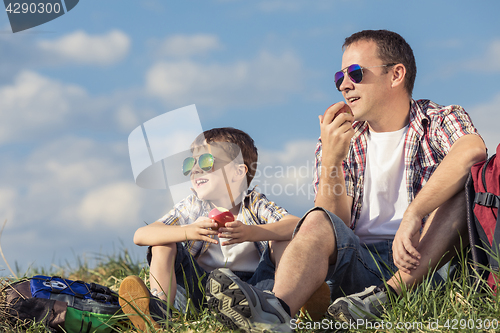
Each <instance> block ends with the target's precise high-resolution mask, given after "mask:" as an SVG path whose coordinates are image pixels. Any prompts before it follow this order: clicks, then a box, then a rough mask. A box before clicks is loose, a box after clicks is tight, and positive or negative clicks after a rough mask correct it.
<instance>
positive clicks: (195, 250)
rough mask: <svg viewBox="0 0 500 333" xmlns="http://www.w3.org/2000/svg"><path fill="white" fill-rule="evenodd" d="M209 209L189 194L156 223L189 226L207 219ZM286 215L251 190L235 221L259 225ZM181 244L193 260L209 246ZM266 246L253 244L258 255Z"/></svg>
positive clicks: (208, 205)
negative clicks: (199, 219) (198, 220)
mask: <svg viewBox="0 0 500 333" xmlns="http://www.w3.org/2000/svg"><path fill="white" fill-rule="evenodd" d="M211 209H212V207H210V204H209V203H208V202H207V201H203V200H200V199H199V198H198V197H197V196H196V194H191V195H190V196H188V197H187V198H186V199H184V200H182V201H180V202H179V203H177V204H176V205H175V206H174V208H172V210H170V212H168V213H167V214H166V215H164V216H163V217H162V218H160V219H159V220H158V221H157V222H163V223H165V224H168V225H186V224H191V223H193V222H195V221H196V219H198V218H199V217H201V216H205V217H208V213H209V212H210V210H211ZM288 214H289V213H288V212H287V211H286V210H285V209H284V208H282V207H279V206H277V205H276V204H275V203H274V202H272V201H269V200H268V199H267V198H266V196H265V195H264V194H262V193H259V192H257V191H255V189H253V190H251V191H248V194H247V195H246V196H245V199H244V200H243V205H242V208H241V209H240V213H239V214H238V218H237V220H239V221H241V222H242V223H244V224H247V225H259V224H267V223H274V222H277V221H279V220H280V219H281V218H282V217H284V216H285V215H288ZM183 244H184V246H185V247H186V248H187V249H188V251H189V253H191V255H192V256H193V257H194V258H198V257H199V256H200V255H201V254H202V253H204V252H205V251H206V250H207V249H208V246H209V245H210V243H207V242H205V241H194V240H188V241H185V242H183ZM267 244H268V242H267V241H259V242H255V246H256V247H257V250H258V251H259V254H260V255H262V253H263V252H264V250H265V249H266V247H267Z"/></svg>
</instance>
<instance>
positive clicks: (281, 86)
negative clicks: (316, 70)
mask: <svg viewBox="0 0 500 333" xmlns="http://www.w3.org/2000/svg"><path fill="white" fill-rule="evenodd" d="M304 76H305V73H304V70H303V68H302V65H301V62H300V60H299V59H298V58H297V57H296V56H295V55H294V54H292V53H284V54H282V55H280V56H275V55H272V54H270V53H268V52H261V53H260V54H259V56H258V57H257V58H255V59H253V60H252V61H239V62H236V63H233V64H209V65H204V64H201V63H197V62H194V61H190V60H184V61H174V62H167V61H164V62H159V63H156V64H154V65H153V66H152V67H151V68H150V69H149V71H148V72H147V74H146V89H147V91H148V92H149V93H150V94H151V95H153V96H157V97H158V98H160V99H162V100H164V101H165V102H166V103H167V104H169V105H186V104H191V103H196V104H197V105H198V104H204V105H209V106H214V107H219V108H224V107H229V106H241V105H242V104H246V105H264V104H268V103H276V102H280V101H282V100H284V99H285V98H286V96H288V94H290V93H294V92H297V91H298V90H299V89H300V88H301V82H302V81H303V77H304Z"/></svg>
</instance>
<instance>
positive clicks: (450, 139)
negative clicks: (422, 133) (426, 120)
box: [434, 105, 479, 154]
mask: <svg viewBox="0 0 500 333" xmlns="http://www.w3.org/2000/svg"><path fill="white" fill-rule="evenodd" d="M441 116H442V121H441V122H440V123H439V124H438V126H436V127H435V128H434V130H435V134H436V135H435V138H436V139H437V140H438V144H439V146H440V147H441V149H442V150H443V152H444V153H445V154H447V153H448V152H449V151H450V149H451V146H452V145H453V144H454V143H455V141H457V140H458V139H459V138H461V137H462V136H464V135H467V134H475V135H479V133H478V132H477V129H476V128H475V127H474V125H473V124H472V120H471V118H470V116H469V114H468V113H467V112H465V110H464V109H463V108H462V107H461V106H458V105H451V106H449V107H447V108H445V109H444V112H443V113H442V115H441Z"/></svg>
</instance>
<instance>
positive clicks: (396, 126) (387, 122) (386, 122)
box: [368, 100, 411, 132]
mask: <svg viewBox="0 0 500 333" xmlns="http://www.w3.org/2000/svg"><path fill="white" fill-rule="evenodd" d="M410 107H411V100H403V101H401V102H398V103H394V104H393V105H392V106H389V107H387V109H386V110H384V112H383V113H382V115H380V117H379V118H377V119H373V120H370V121H368V127H369V128H370V131H373V132H395V131H397V130H400V129H402V128H403V127H405V126H406V125H408V123H409V121H410Z"/></svg>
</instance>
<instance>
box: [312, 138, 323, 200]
mask: <svg viewBox="0 0 500 333" xmlns="http://www.w3.org/2000/svg"><path fill="white" fill-rule="evenodd" d="M322 149H323V146H322V143H321V138H319V139H318V143H317V144H316V150H315V151H314V178H313V188H314V200H315V201H316V196H317V195H318V187H319V178H320V176H321V158H322Z"/></svg>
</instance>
